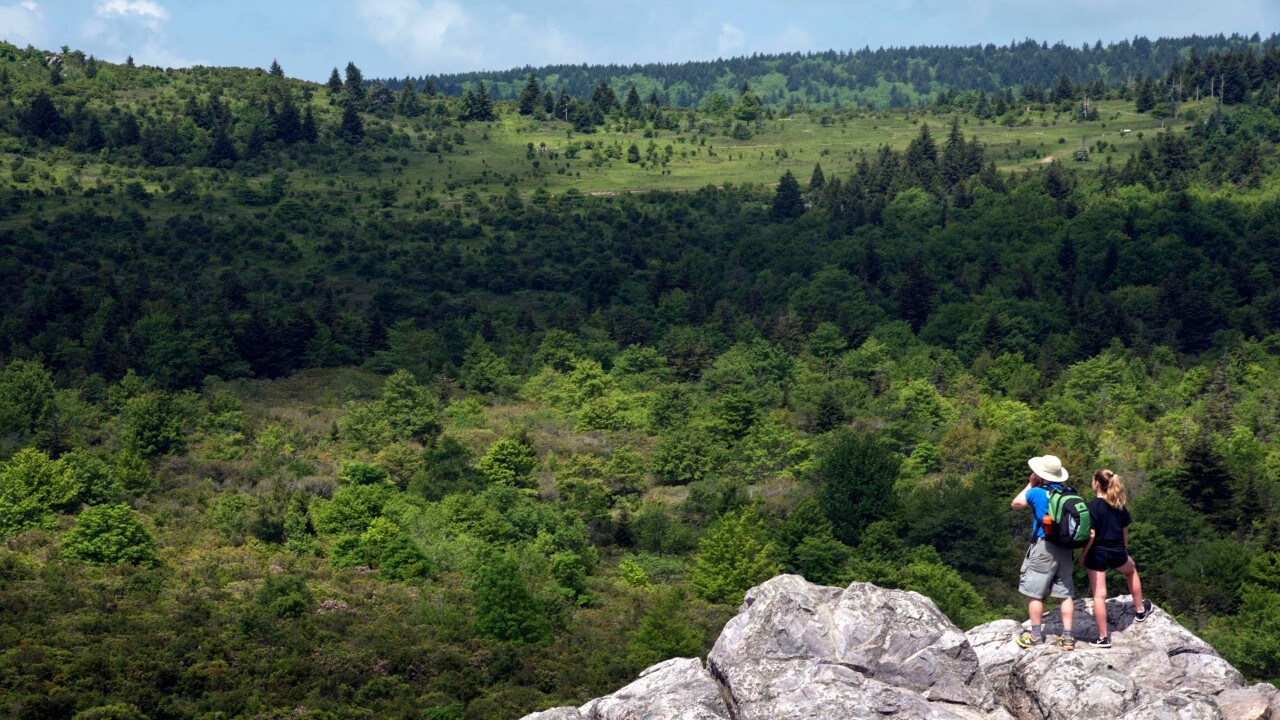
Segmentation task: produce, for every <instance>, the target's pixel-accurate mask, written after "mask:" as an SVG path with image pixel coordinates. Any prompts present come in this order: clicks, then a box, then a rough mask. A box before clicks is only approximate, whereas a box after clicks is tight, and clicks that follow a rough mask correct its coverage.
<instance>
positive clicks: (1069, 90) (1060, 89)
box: [1050, 73, 1076, 103]
mask: <svg viewBox="0 0 1280 720" xmlns="http://www.w3.org/2000/svg"><path fill="white" fill-rule="evenodd" d="M1075 97H1076V88H1075V86H1074V85H1072V84H1071V78H1069V77H1067V74H1066V73H1062V74H1061V75H1059V76H1058V84H1057V85H1054V86H1053V93H1052V94H1051V95H1050V100H1052V101H1053V102H1055V103H1061V102H1068V101H1071V100H1074V99H1075Z"/></svg>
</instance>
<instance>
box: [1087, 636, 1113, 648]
mask: <svg viewBox="0 0 1280 720" xmlns="http://www.w3.org/2000/svg"><path fill="white" fill-rule="evenodd" d="M1089 647H1094V648H1110V647H1111V636H1110V635H1103V636H1102V637H1100V638H1095V639H1093V640H1090V641H1089Z"/></svg>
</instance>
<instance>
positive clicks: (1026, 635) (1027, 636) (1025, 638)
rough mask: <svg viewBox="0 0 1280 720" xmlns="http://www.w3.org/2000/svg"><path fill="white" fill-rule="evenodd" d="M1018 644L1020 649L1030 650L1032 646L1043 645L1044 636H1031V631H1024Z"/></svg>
mask: <svg viewBox="0 0 1280 720" xmlns="http://www.w3.org/2000/svg"><path fill="white" fill-rule="evenodd" d="M1016 642H1017V643H1018V647H1024V648H1029V647H1031V646H1032V645H1043V644H1044V636H1043V635H1041V636H1040V637H1036V636H1035V635H1032V634H1031V631H1030V630H1023V631H1022V633H1021V634H1020V635H1018V637H1017V639H1016Z"/></svg>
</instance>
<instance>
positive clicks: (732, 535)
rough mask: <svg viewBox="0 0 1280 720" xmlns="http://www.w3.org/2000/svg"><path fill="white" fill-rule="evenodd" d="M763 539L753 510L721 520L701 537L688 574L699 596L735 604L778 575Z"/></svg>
mask: <svg viewBox="0 0 1280 720" xmlns="http://www.w3.org/2000/svg"><path fill="white" fill-rule="evenodd" d="M764 538H765V532H764V526H763V525H762V524H761V523H760V520H759V518H757V517H756V513H755V511H754V510H753V509H752V508H746V509H744V510H740V511H738V512H734V513H732V514H729V515H725V516H723V517H721V518H720V519H719V520H718V521H717V522H716V524H715V525H713V526H712V527H711V529H710V530H708V531H707V534H706V535H705V536H703V538H702V542H700V543H699V545H698V554H697V556H696V557H695V558H694V561H693V567H692V568H691V569H690V571H689V582H690V583H692V584H693V587H694V589H695V591H696V592H697V593H698V595H699V596H701V597H702V598H703V599H704V600H708V601H710V602H714V603H723V604H726V605H737V604H738V603H741V602H742V597H743V595H745V594H746V591H747V590H749V589H751V588H752V587H754V586H755V585H758V584H760V583H762V582H764V581H765V580H768V579H769V578H771V577H773V576H774V575H777V574H778V573H779V572H781V570H782V568H781V566H780V565H778V563H777V561H776V560H775V559H774V557H773V556H774V554H775V549H774V546H773V543H769V542H766V541H765V539H764Z"/></svg>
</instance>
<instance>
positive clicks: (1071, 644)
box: [1058, 635, 1111, 650]
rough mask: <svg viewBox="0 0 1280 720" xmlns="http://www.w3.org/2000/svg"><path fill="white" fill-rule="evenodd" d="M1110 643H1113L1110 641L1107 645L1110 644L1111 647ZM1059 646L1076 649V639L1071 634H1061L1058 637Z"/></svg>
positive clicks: (1064, 648) (1065, 648)
mask: <svg viewBox="0 0 1280 720" xmlns="http://www.w3.org/2000/svg"><path fill="white" fill-rule="evenodd" d="M1110 645H1111V643H1110V642H1108V643H1107V646H1108V647H1110ZM1058 647H1060V648H1062V649H1063V650H1075V649H1076V639H1075V638H1074V637H1072V636H1070V635H1062V636H1059V637H1058Z"/></svg>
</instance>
